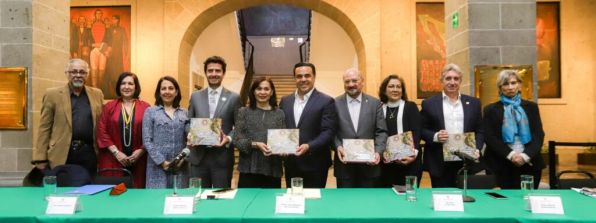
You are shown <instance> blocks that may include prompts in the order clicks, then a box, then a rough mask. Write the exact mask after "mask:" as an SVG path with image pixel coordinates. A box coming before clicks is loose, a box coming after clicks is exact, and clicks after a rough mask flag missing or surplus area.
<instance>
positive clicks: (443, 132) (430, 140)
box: [421, 64, 484, 188]
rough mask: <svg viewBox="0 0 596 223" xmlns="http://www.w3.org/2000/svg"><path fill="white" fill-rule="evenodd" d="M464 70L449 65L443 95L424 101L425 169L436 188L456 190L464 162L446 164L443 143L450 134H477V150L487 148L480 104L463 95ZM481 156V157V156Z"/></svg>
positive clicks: (443, 80) (444, 74) (478, 101)
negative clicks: (461, 85) (484, 146)
mask: <svg viewBox="0 0 596 223" xmlns="http://www.w3.org/2000/svg"><path fill="white" fill-rule="evenodd" d="M461 81H462V72H461V69H460V68H459V67H458V66H457V65H455V64H447V65H445V67H444V68H443V71H442V72H441V84H442V85H443V92H442V93H441V94H440V95H435V96H433V97H430V98H428V99H426V100H424V101H422V112H421V113H422V138H423V139H424V141H425V142H426V146H425V148H424V158H423V159H424V162H423V165H424V168H425V169H426V170H427V171H428V172H429V173H430V179H431V184H432V187H433V188H436V187H456V182H457V172H458V170H459V169H460V168H461V167H462V166H463V162H462V161H446V160H444V157H443V143H445V142H446V141H447V139H448V138H449V134H458V133H465V132H474V133H475V135H476V148H477V149H481V148H482V145H484V139H483V132H482V131H483V130H482V127H481V124H482V113H481V106H480V100H478V99H477V98H474V97H470V96H467V95H463V94H460V92H459V87H460V84H461ZM478 154H479V153H478Z"/></svg>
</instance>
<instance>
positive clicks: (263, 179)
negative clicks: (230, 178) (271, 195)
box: [238, 173, 281, 188]
mask: <svg viewBox="0 0 596 223" xmlns="http://www.w3.org/2000/svg"><path fill="white" fill-rule="evenodd" d="M238 188H281V177H272V176H265V175H263V174H255V173H240V177H239V178H238Z"/></svg>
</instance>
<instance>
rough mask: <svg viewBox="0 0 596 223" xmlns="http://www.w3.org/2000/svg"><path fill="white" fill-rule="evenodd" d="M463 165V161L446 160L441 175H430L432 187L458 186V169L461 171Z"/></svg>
mask: <svg viewBox="0 0 596 223" xmlns="http://www.w3.org/2000/svg"><path fill="white" fill-rule="evenodd" d="M463 165H464V164H463V162H462V161H451V162H444V163H443V173H442V174H441V175H439V176H432V175H431V176H430V182H431V185H432V187H433V188H440V187H457V171H459V170H460V169H461V168H462V167H463Z"/></svg>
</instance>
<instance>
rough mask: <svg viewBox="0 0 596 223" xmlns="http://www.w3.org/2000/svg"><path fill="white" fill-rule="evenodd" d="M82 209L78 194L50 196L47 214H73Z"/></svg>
mask: <svg viewBox="0 0 596 223" xmlns="http://www.w3.org/2000/svg"><path fill="white" fill-rule="evenodd" d="M78 209H80V204H79V197H78V196H50V197H48V206H47V208H46V214H65V215H72V214H74V213H75V211H76V210H78Z"/></svg>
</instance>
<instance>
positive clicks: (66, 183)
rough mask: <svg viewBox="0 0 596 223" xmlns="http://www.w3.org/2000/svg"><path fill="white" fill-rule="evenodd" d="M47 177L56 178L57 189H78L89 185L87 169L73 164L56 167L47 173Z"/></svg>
mask: <svg viewBox="0 0 596 223" xmlns="http://www.w3.org/2000/svg"><path fill="white" fill-rule="evenodd" d="M48 175H50V176H56V181H57V185H58V187H80V186H83V185H87V184H90V183H91V176H89V172H87V169H85V168H84V167H82V166H79V165H75V164H65V165H60V166H56V167H54V168H53V169H51V170H50V171H49V172H48Z"/></svg>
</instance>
